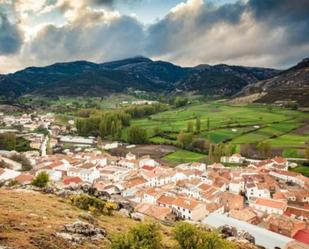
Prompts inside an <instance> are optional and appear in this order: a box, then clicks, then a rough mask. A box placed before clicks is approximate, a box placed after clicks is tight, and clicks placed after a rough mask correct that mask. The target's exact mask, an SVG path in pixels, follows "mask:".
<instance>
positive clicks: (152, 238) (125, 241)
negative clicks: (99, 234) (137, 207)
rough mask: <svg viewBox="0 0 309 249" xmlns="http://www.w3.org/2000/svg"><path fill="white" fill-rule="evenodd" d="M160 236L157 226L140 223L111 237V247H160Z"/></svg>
mask: <svg viewBox="0 0 309 249" xmlns="http://www.w3.org/2000/svg"><path fill="white" fill-rule="evenodd" d="M161 241H162V236H161V233H160V231H159V226H158V225H157V224H154V223H150V224H141V225H138V226H136V227H134V228H132V229H130V230H129V232H128V233H126V234H120V235H116V236H114V237H112V238H111V248H112V249H138V248H139V249H161V248H163V247H162V243H161Z"/></svg>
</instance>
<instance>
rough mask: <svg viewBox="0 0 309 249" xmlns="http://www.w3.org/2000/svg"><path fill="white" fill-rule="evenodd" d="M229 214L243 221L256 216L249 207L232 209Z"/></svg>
mask: <svg viewBox="0 0 309 249" xmlns="http://www.w3.org/2000/svg"><path fill="white" fill-rule="evenodd" d="M230 216H231V217H232V218H235V219H237V220H243V221H250V220H253V219H255V218H256V217H257V215H256V213H255V212H254V211H253V210H252V209H251V208H244V209H241V210H236V209H233V210H231V211H230Z"/></svg>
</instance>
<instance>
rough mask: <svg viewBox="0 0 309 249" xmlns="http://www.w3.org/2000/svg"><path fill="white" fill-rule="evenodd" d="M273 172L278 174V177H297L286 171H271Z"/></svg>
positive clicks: (296, 174)
mask: <svg viewBox="0 0 309 249" xmlns="http://www.w3.org/2000/svg"><path fill="white" fill-rule="evenodd" d="M273 172H275V173H277V174H280V175H285V176H292V177H296V176H298V175H299V174H298V173H295V172H291V171H286V170H276V171H273Z"/></svg>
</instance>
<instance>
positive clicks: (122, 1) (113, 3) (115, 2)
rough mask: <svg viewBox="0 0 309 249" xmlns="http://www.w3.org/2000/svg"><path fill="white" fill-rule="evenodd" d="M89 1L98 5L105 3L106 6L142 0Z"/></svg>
mask: <svg viewBox="0 0 309 249" xmlns="http://www.w3.org/2000/svg"><path fill="white" fill-rule="evenodd" d="M88 1H89V2H90V3H93V4H96V5H104V6H109V7H113V6H115V4H117V3H122V4H132V3H135V2H138V1H141V0H88Z"/></svg>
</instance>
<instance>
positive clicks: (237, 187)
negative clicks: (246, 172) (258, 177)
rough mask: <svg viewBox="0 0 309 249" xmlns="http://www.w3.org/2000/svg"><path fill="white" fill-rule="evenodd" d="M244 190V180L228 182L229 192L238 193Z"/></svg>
mask: <svg viewBox="0 0 309 249" xmlns="http://www.w3.org/2000/svg"><path fill="white" fill-rule="evenodd" d="M244 190H245V182H244V180H231V181H230V182H229V192H231V193H234V194H239V193H240V192H242V191H244Z"/></svg>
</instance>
